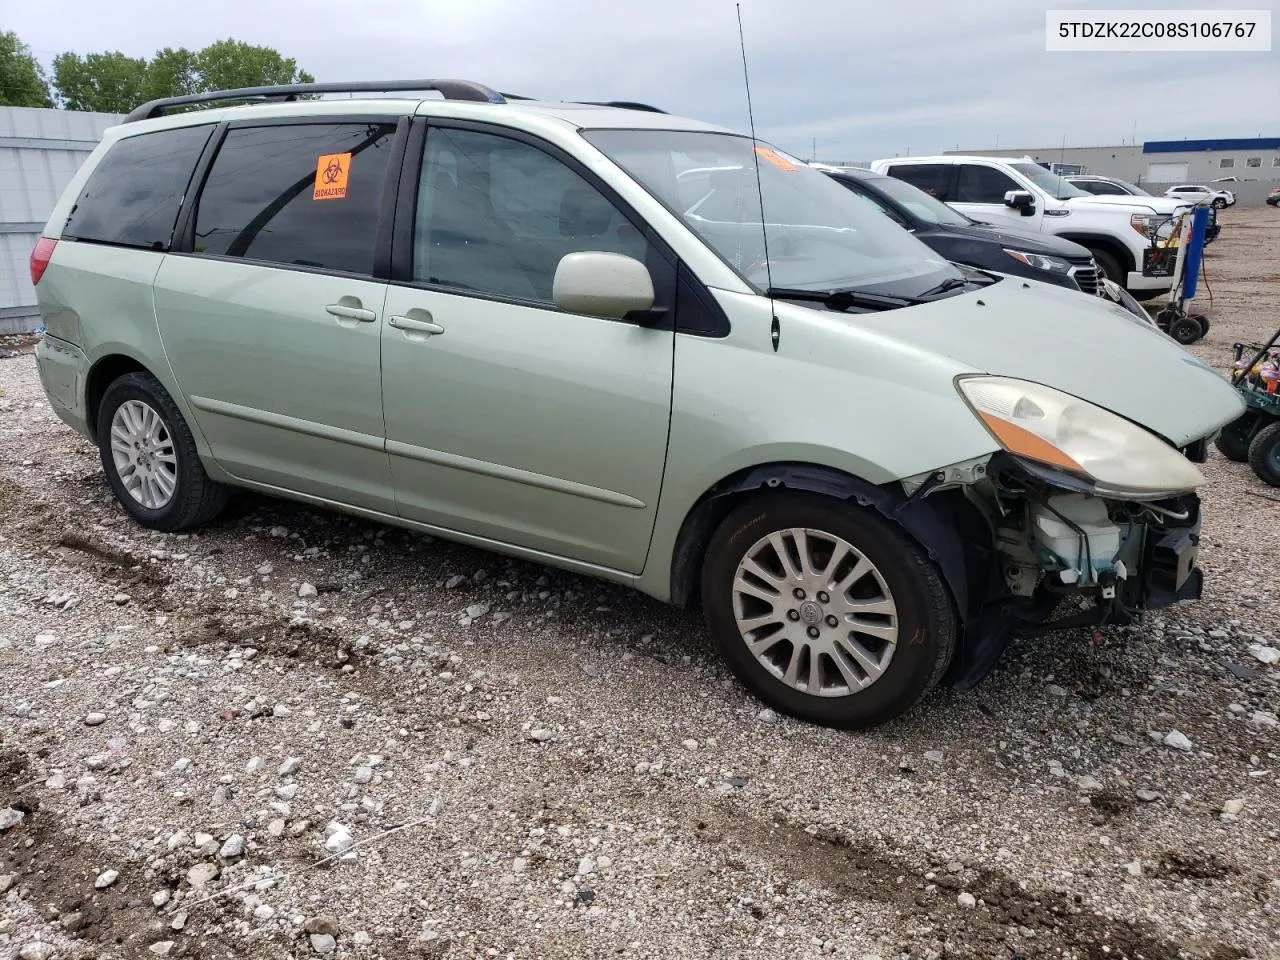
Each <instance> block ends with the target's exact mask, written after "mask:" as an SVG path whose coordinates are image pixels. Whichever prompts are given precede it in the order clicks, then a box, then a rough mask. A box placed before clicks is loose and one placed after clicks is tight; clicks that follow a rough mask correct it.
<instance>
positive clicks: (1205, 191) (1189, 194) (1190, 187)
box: [1164, 183, 1236, 210]
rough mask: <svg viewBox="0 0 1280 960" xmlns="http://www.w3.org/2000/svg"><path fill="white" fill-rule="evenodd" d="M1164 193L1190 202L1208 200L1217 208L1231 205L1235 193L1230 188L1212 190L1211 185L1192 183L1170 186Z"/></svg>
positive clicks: (1234, 200)
mask: <svg viewBox="0 0 1280 960" xmlns="http://www.w3.org/2000/svg"><path fill="white" fill-rule="evenodd" d="M1164 195H1165V196H1166V197H1169V198H1171V199H1173V200H1187V201H1189V202H1191V203H1204V202H1206V201H1209V202H1212V204H1213V205H1214V207H1216V208H1217V209H1219V210H1221V209H1222V208H1223V207H1230V206H1233V205H1234V204H1235V202H1236V195H1235V194H1234V193H1232V192H1231V191H1230V190H1214V189H1213V188H1211V187H1206V186H1201V185H1197V184H1194V183H1184V184H1179V185H1178V186H1176V187H1170V188H1169V189H1168V190H1166V191H1165V192H1164Z"/></svg>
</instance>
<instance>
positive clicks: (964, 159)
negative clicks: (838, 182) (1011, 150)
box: [876, 153, 1035, 163]
mask: <svg viewBox="0 0 1280 960" xmlns="http://www.w3.org/2000/svg"><path fill="white" fill-rule="evenodd" d="M975 160H979V161H982V160H988V161H994V162H996V163H1025V162H1027V161H1028V160H1030V161H1031V162H1032V163H1035V161H1034V160H1031V158H1030V157H980V156H978V155H976V154H974V155H973V156H967V155H964V154H959V153H946V154H940V155H938V156H935V157H888V158H886V159H884V160H878V161H876V162H877V163H971V162H973V161H975Z"/></svg>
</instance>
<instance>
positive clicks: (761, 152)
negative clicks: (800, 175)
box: [756, 147, 800, 173]
mask: <svg viewBox="0 0 1280 960" xmlns="http://www.w3.org/2000/svg"><path fill="white" fill-rule="evenodd" d="M756 156H758V157H761V158H763V159H765V160H768V161H769V162H770V163H772V164H773V165H774V166H775V167H777V168H778V169H780V170H785V171H787V173H795V172H796V171H797V170H799V169H800V168H799V167H797V166H796V165H795V164H794V163H791V162H790V161H788V160H784V159H783V158H782V157H780V156H779V155H778V152H777V151H776V150H770V149H769V148H768V147H756Z"/></svg>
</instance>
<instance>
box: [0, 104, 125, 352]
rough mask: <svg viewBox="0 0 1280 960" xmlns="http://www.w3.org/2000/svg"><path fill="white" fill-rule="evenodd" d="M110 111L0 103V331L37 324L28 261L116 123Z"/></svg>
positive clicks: (117, 119) (22, 329)
mask: <svg viewBox="0 0 1280 960" xmlns="http://www.w3.org/2000/svg"><path fill="white" fill-rule="evenodd" d="M120 119H121V118H120V116H119V115H118V114H114V113H86V112H78V111H73V110H40V109H34V108H30V107H0V333H27V332H29V331H31V330H34V329H35V328H36V326H37V325H38V324H39V323H40V318H39V311H38V310H37V309H36V291H35V288H34V287H32V286H31V273H30V269H29V267H28V264H27V261H28V259H29V258H30V256H31V249H32V247H34V246H35V244H36V238H37V237H38V236H39V235H40V231H41V230H42V229H44V225H45V221H46V220H48V219H49V214H50V213H52V212H53V205H54V204H55V203H56V202H57V200H58V197H59V196H60V195H61V194H62V191H63V189H64V188H65V187H66V185H67V184H68V183H69V182H70V181H71V178H72V176H74V175H75V172H76V170H77V169H79V167H80V164H81V163H83V162H84V159H85V157H87V156H88V155H89V152H90V151H91V150H93V148H94V147H96V146H97V145H98V141H99V140H100V139H102V132H103V131H104V130H105V129H106V128H107V127H109V126H112V125H113V124H116V123H119V122H120Z"/></svg>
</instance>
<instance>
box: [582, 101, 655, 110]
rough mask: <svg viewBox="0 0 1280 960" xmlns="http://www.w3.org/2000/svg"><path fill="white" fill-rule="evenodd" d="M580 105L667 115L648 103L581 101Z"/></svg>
mask: <svg viewBox="0 0 1280 960" xmlns="http://www.w3.org/2000/svg"><path fill="white" fill-rule="evenodd" d="M577 102H578V103H584V104H587V105H589V106H592V107H617V108H618V109H619V110H643V111H644V112H645V113H666V112H667V111H665V110H662V109H659V108H658V107H654V106H650V105H649V104H647V103H637V102H636V101H634V100H579V101H577Z"/></svg>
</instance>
